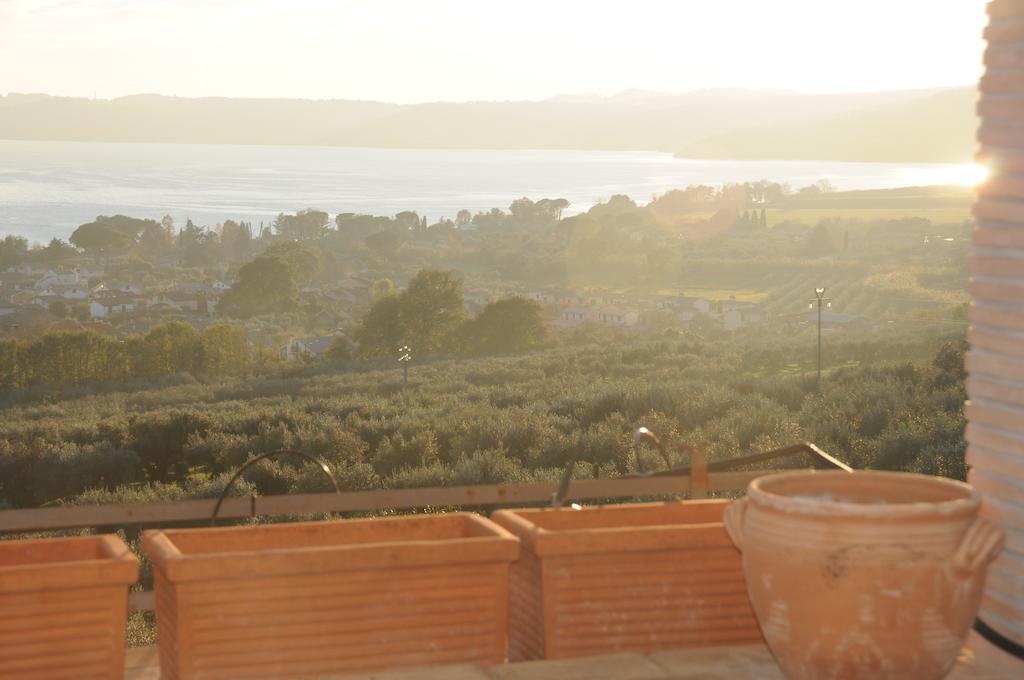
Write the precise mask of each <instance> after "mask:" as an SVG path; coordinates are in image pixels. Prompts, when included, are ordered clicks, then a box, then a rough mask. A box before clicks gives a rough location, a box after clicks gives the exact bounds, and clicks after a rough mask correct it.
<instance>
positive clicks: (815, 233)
mask: <svg viewBox="0 0 1024 680" xmlns="http://www.w3.org/2000/svg"><path fill="white" fill-rule="evenodd" d="M804 249H805V250H806V251H807V254H808V255H817V256H822V255H831V254H832V253H834V252H835V251H836V244H835V242H834V241H833V240H832V234H831V233H830V232H829V229H828V225H827V224H825V223H824V222H818V224H817V225H816V226H815V227H814V229H812V230H811V233H809V234H808V235H807V242H806V243H805V244H804Z"/></svg>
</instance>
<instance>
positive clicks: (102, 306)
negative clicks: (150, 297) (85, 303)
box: [89, 291, 139, 319]
mask: <svg viewBox="0 0 1024 680" xmlns="http://www.w3.org/2000/svg"><path fill="white" fill-rule="evenodd" d="M138 306H139V298H138V297H136V296H134V295H129V294H127V293H122V292H119V291H103V292H101V293H98V294H96V295H95V296H93V298H92V300H91V301H90V302H89V315H90V316H91V317H92V318H94V319H108V318H110V317H112V316H117V315H120V314H131V313H132V312H134V311H135V309H136V308H137V307H138Z"/></svg>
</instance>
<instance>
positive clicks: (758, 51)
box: [0, 0, 985, 103]
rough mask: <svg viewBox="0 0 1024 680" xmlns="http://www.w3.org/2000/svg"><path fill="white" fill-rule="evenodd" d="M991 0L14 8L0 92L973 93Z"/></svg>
mask: <svg viewBox="0 0 1024 680" xmlns="http://www.w3.org/2000/svg"><path fill="white" fill-rule="evenodd" d="M984 6H985V0H857V1H856V2H850V1H849V0H658V1H654V0H621V1H618V2H607V1H604V0H514V1H512V0H84V1H72V0H0V93H7V92H43V93H47V94H55V95H70V96H84V97H92V96H97V97H100V98H111V97H118V96H123V95H129V94H139V93H158V94H166V95H178V96H183V97H185V96H187V97H199V96H230V97H297V98H309V99H334V98H337V99H371V100H378V101H388V102H395V103H412V102H422V101H468V100H498V101H501V100H522V99H532V100H536V99H544V98H547V97H551V96H555V95H559V94H583V93H593V94H602V95H608V94H614V93H615V92H619V91H622V90H627V89H645V90H659V91H666V92H685V91H690V90H695V89H703V88H719V87H744V88H770V89H791V90H799V91H803V92H861V91H872V90H893V89H904V88H926V87H938V86H946V85H966V84H970V83H974V82H975V81H976V80H977V79H978V76H979V75H980V74H981V55H982V48H983V46H982V40H981V32H982V29H983V27H984V24H985V9H984Z"/></svg>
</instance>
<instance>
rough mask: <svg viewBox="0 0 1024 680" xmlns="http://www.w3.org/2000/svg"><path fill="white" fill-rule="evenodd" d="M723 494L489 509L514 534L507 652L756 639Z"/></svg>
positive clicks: (524, 654) (551, 655)
mask: <svg viewBox="0 0 1024 680" xmlns="http://www.w3.org/2000/svg"><path fill="white" fill-rule="evenodd" d="M726 505H727V501H717V500H708V501H685V502H674V503H651V504H646V503H645V504H635V505H612V506H603V507H594V508H585V509H583V510H573V509H558V510H552V509H543V510H499V511H497V512H495V513H494V514H493V515H492V519H493V520H494V521H495V522H497V523H498V524H500V525H501V526H503V527H505V528H506V529H508V530H509V531H511V532H512V533H513V534H515V535H516V536H518V537H519V538H520V540H521V541H522V550H521V555H520V558H519V561H517V562H516V563H515V564H514V565H512V573H511V578H510V584H509V589H510V604H509V615H510V618H509V658H510V660H512V661H522V660H528V659H560V658H567V657H575V656H589V655H597V654H613V653H616V652H655V651H662V650H669V649H678V648H684V647H704V646H708V645H715V644H742V643H747V642H761V640H762V638H761V633H760V630H759V629H758V627H757V621H756V620H755V618H754V613H753V611H752V610H751V607H750V601H749V600H748V598H747V588H746V584H745V583H744V580H743V568H742V565H741V562H740V553H739V551H738V550H736V548H735V547H733V544H732V542H731V541H730V540H729V537H728V535H727V534H726V533H725V528H724V527H723V525H722V512H723V510H724V508H725V506H726Z"/></svg>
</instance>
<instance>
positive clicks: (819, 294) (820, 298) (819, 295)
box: [807, 286, 832, 387]
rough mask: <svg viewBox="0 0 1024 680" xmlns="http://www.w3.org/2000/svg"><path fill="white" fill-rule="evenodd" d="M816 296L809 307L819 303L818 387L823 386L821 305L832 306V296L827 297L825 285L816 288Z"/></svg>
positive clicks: (811, 307) (812, 307)
mask: <svg viewBox="0 0 1024 680" xmlns="http://www.w3.org/2000/svg"><path fill="white" fill-rule="evenodd" d="M814 298H815V299H813V300H811V301H810V302H809V303H808V305H807V308H808V309H814V303H815V302H817V303H818V387H821V305H822V303H824V304H825V306H826V307H829V308H831V307H832V298H827V297H825V287H824V286H822V287H821V288H815V289H814Z"/></svg>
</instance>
